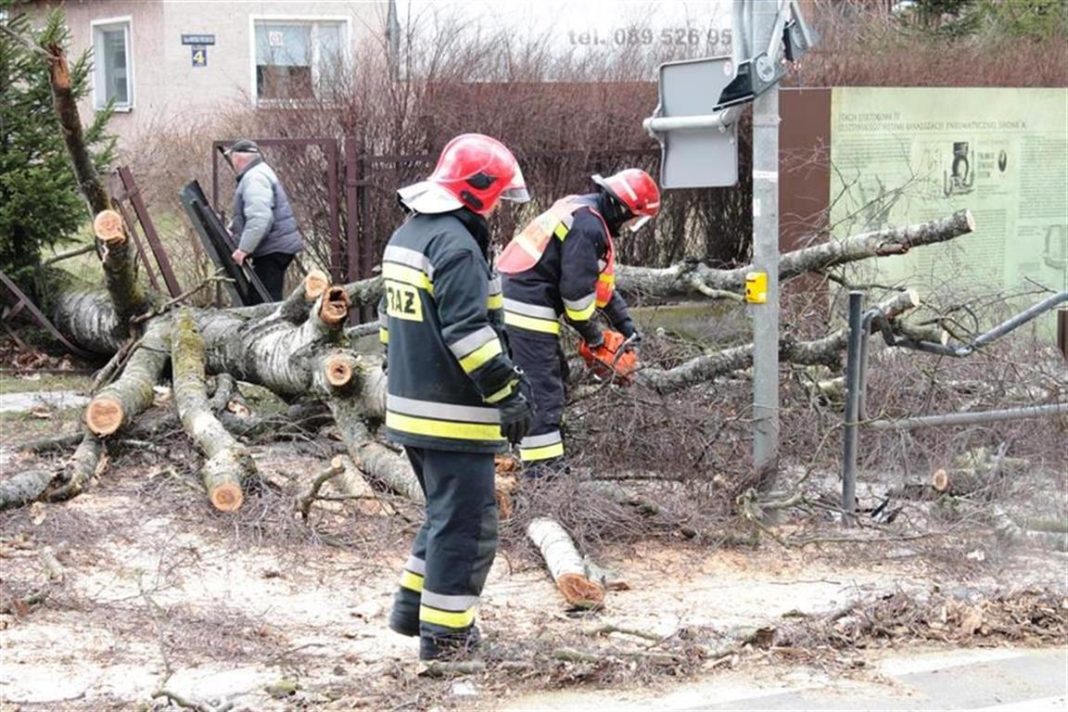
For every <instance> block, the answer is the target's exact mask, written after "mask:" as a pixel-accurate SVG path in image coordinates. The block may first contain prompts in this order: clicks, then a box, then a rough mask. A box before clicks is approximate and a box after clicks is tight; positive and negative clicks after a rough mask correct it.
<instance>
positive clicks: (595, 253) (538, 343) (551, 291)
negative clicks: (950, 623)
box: [497, 168, 660, 477]
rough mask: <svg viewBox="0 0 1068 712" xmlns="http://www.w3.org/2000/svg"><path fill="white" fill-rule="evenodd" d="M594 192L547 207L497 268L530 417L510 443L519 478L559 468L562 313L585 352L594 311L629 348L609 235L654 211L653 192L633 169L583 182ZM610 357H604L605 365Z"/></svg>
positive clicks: (596, 337) (591, 344)
mask: <svg viewBox="0 0 1068 712" xmlns="http://www.w3.org/2000/svg"><path fill="white" fill-rule="evenodd" d="M593 181H594V183H596V184H597V186H598V187H599V188H600V190H599V191H598V192H597V193H593V194H588V195H572V196H568V197H566V198H563V199H562V200H559V201H557V202H556V203H555V204H554V205H553V206H552V207H551V208H550V209H549V210H547V211H546V212H544V213H542V214H541V215H539V216H538V217H537V218H535V219H534V220H533V221H532V222H531V223H530V224H529V225H527V226H526V228H524V229H523V231H522V232H520V233H519V234H518V235H516V237H515V238H514V239H513V240H512V241H511V242H510V243H509V244H508V246H507V247H506V248H505V250H504V252H503V253H502V254H501V256H500V258H499V259H498V260H497V268H498V270H500V272H501V273H502V275H503V276H504V319H505V324H506V325H507V329H508V338H509V343H510V345H511V348H512V358H513V359H514V360H515V362H516V364H517V365H518V366H519V367H520V368H521V369H523V370H524V371H525V372H526V374H527V377H528V378H529V379H530V384H531V388H532V390H533V395H534V403H535V405H536V409H537V413H536V415H535V418H534V425H533V427H532V428H531V429H530V433H529V434H528V435H527V437H525V438H524V439H523V441H522V442H521V443H520V445H519V455H520V459H521V460H522V462H523V465H524V472H525V473H526V474H527V475H528V476H531V477H539V476H542V475H545V474H551V473H554V472H556V471H558V470H559V469H560V468H561V466H562V462H563V460H562V458H563V456H564V442H563V438H562V436H561V433H560V421H561V418H562V416H563V411H564V383H565V381H566V380H567V362H566V360H565V359H564V354H563V350H562V349H561V348H560V338H559V335H560V321H559V318H560V317H561V316H563V317H564V319H565V321H566V322H567V324H569V325H570V326H571V327H572V328H574V329H575V330H576V331H577V332H578V333H579V335H580V336H581V337H582V340H583V341H584V342H585V344H586V346H587V348H588V349H589V350H590V351H593V352H594V353H595V354H596V353H597V352H598V350H603V349H604V348H605V346H604V334H603V332H602V331H601V329H600V327H599V326H598V324H597V321H596V318H595V313H596V311H597V310H598V309H600V310H601V311H602V312H603V314H604V316H605V317H606V318H607V320H608V322H609V324H611V326H612V328H613V329H614V330H616V331H617V332H619V333H620V334H622V336H623V337H624V339H626V340H628V348H630V347H636V346H637V344H638V342H639V341H640V339H641V336H640V334H639V333H638V331H637V329H636V328H635V326H634V321H633V320H632V319H631V318H630V314H629V313H628V310H627V304H626V302H625V301H624V300H623V297H621V296H620V295H619V294H618V293H616V292H615V288H614V287H615V249H614V246H613V243H612V238H613V237H617V236H618V235H619V234H620V230H621V229H622V228H623V227H629V228H630V229H631V230H637V229H638V228H640V227H641V226H642V225H643V224H644V223H645V222H647V221H648V220H649V219H650V218H652V217H654V216H655V215H656V214H657V212H658V211H659V210H660V191H659V189H658V188H657V186H656V182H655V181H654V180H653V179H652V178H651V177H650V176H649V174H648V173H646V172H645V171H643V170H639V169H637V168H630V169H627V170H624V171H621V172H619V173H616V174H615V175H612V176H609V177H608V178H602V177H601V176H599V175H596V176H593ZM606 360H609V361H610V360H611V359H606Z"/></svg>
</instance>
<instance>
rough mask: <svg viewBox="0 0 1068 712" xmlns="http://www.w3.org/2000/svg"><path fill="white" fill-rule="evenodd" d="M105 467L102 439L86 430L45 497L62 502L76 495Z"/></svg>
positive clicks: (105, 459)
mask: <svg viewBox="0 0 1068 712" xmlns="http://www.w3.org/2000/svg"><path fill="white" fill-rule="evenodd" d="M105 467H107V458H106V457H105V456H104V443H103V441H102V440H101V439H100V438H98V437H97V436H95V435H93V433H91V432H89V431H86V433H85V435H84V436H83V437H82V441H81V443H79V444H78V447H77V448H76V449H75V450H74V454H73V455H71V458H70V460H69V461H68V462H67V465H66V468H65V469H64V470H63V472H62V473H60V476H59V477H58V478H57V479H56V480H55V481H54V482H53V486H54V488H53V489H51V490H49V491H48V492H47V493H46V494H45V496H46V498H47V499H48V501H50V502H62V501H64V500H67V499H70V498H71V497H76V496H78V495H79V494H81V493H82V492H83V491H84V490H85V488H86V486H88V484H89V483H90V482H92V480H93V478H94V477H96V476H97V475H99V474H101V473H102V472H103V471H104V468H105ZM57 485H58V486H57Z"/></svg>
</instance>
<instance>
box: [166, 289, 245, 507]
mask: <svg viewBox="0 0 1068 712" xmlns="http://www.w3.org/2000/svg"><path fill="white" fill-rule="evenodd" d="M174 321H175V324H174V333H173V334H172V336H171V360H172V363H173V368H174V401H175V404H176V405H177V406H178V415H179V417H180V418H181V419H182V425H183V426H184V427H185V430H186V432H187V433H188V434H189V437H190V438H191V439H192V440H193V442H194V443H196V446H197V447H198V448H199V449H200V451H201V452H203V453H204V455H205V456H206V457H207V458H208V459H207V461H206V462H205V463H204V466H203V468H202V469H201V473H200V474H201V477H202V479H203V480H204V488H205V489H206V490H207V492H208V497H209V499H210V500H211V503H212V505H214V506H215V508H216V509H218V510H220V511H223V512H233V511H236V510H238V509H240V507H241V504H242V503H243V502H244V499H245V497H244V493H243V492H242V483H243V482H244V481H245V480H246V479H247V478H250V477H252V476H254V475H255V474H256V465H255V463H253V461H252V456H251V455H250V454H249V452H248V450H246V449H245V446H244V445H242V444H241V443H239V442H237V440H235V439H234V437H233V436H232V435H230V433H228V432H227V431H226V428H224V427H223V426H222V423H220V422H219V420H218V419H217V418H216V417H215V416H214V415H213V414H212V412H211V406H210V405H209V403H208V396H207V391H206V389H205V385H204V340H203V339H202V338H201V337H200V334H199V333H198V332H197V330H196V326H195V324H194V322H193V317H192V315H191V314H190V313H189V312H188V311H186V310H184V309H183V310H182V311H181V312H179V314H178V317H177V318H176V319H175V320H174Z"/></svg>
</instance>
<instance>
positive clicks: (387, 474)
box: [328, 399, 426, 504]
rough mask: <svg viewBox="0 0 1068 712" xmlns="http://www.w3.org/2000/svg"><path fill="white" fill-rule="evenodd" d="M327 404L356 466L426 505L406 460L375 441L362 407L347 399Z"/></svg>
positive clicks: (417, 502) (333, 400) (421, 490)
mask: <svg viewBox="0 0 1068 712" xmlns="http://www.w3.org/2000/svg"><path fill="white" fill-rule="evenodd" d="M328 404H329V406H330V412H332V413H333V414H334V422H336V423H337V426H338V429H339V430H340V431H341V439H342V440H343V441H344V442H345V447H346V448H347V449H348V452H349V457H351V458H352V461H353V463H355V465H356V467H358V468H359V469H360V470H361V471H362V472H364V473H366V474H367V476H368V477H370V478H371V479H373V480H376V481H378V482H381V483H382V484H383V485H385V486H386V487H388V488H389V489H390V490H392V491H393V492H396V493H397V494H399V495H401V496H403V497H406V498H407V499H409V500H411V501H412V502H415V503H416V504H426V497H425V496H424V495H423V488H422V487H420V486H419V480H418V479H416V477H415V473H414V472H412V466H411V464H410V463H409V462H408V459H407V458H406V457H404V456H403V455H401V454H400V453H397V452H395V451H393V450H391V449H389V448H388V447H386V446H385V445H382V444H381V443H378V442H375V440H374V436H373V435H372V434H371V431H370V429H369V428H368V427H367V424H366V423H365V422H364V418H365V417H366V410H365V409H364V408H363V407H361V406H360V404H358V403H353V402H351V401H349V400H338V399H331V400H329V401H328Z"/></svg>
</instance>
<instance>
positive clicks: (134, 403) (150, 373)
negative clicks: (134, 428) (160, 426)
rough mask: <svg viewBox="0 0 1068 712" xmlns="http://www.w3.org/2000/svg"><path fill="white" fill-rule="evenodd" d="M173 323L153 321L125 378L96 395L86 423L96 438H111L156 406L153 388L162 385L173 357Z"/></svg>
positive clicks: (127, 367) (126, 370) (162, 320)
mask: <svg viewBox="0 0 1068 712" xmlns="http://www.w3.org/2000/svg"><path fill="white" fill-rule="evenodd" d="M170 329H171V322H170V320H169V319H167V318H157V319H153V320H152V321H151V322H149V326H148V330H147V331H146V332H145V335H144V337H143V338H142V339H141V345H140V346H139V347H138V348H137V350H136V351H134V353H133V354H132V355H131V356H130V360H129V361H128V362H127V363H126V367H125V368H124V369H123V370H122V375H121V376H119V378H118V380H116V381H115V382H114V383H112V384H111V385H109V386H105V387H104V388H102V389H101V390H100V392H99V393H97V394H96V395H95V396H93V399H92V400H91V401H90V402H89V405H88V407H86V409H85V424H86V426H87V427H88V428H89V430H90V431H91V432H93V433H95V434H96V435H101V436H104V435H111V434H112V433H115V432H116V431H118V430H119V429H120V428H121V427H123V426H124V425H128V424H129V423H130V421H131V420H133V419H134V418H135V417H137V416H138V415H139V414H141V413H143V412H144V411H145V410H147V409H148V408H150V407H151V406H152V401H153V399H154V398H155V392H154V391H153V387H154V386H155V385H156V384H157V383H159V379H160V374H162V373H163V369H164V367H165V366H166V365H167V359H168V357H169V356H170V350H171V346H170Z"/></svg>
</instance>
